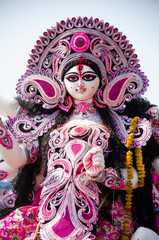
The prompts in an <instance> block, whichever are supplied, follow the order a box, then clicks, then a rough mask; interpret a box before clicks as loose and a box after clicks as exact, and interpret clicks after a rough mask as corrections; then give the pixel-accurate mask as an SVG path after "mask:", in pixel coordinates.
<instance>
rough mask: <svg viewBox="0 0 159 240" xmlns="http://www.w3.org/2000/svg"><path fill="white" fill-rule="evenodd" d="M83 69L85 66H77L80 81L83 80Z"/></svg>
mask: <svg viewBox="0 0 159 240" xmlns="http://www.w3.org/2000/svg"><path fill="white" fill-rule="evenodd" d="M82 69H83V64H81V63H79V65H78V66H77V70H78V73H79V77H80V79H81V78H82Z"/></svg>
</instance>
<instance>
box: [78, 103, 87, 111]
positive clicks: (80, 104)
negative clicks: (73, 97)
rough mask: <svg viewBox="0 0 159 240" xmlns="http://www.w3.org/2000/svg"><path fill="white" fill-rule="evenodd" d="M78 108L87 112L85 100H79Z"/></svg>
mask: <svg viewBox="0 0 159 240" xmlns="http://www.w3.org/2000/svg"><path fill="white" fill-rule="evenodd" d="M78 109H79V110H80V111H81V112H87V110H88V104H87V103H86V102H81V103H79V104H78Z"/></svg>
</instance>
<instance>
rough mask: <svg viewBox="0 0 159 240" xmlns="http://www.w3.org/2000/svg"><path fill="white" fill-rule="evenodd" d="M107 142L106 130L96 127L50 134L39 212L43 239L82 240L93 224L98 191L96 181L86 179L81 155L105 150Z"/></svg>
mask: <svg viewBox="0 0 159 240" xmlns="http://www.w3.org/2000/svg"><path fill="white" fill-rule="evenodd" d="M108 139H109V133H108V131H107V129H106V128H105V127H104V126H103V125H97V124H94V125H90V126H89V125H83V124H81V125H78V126H77V125H73V124H67V125H65V126H63V127H61V128H59V129H57V130H54V131H53V132H52V133H51V134H50V141H49V146H50V149H49V152H48V175H47V178H46V180H45V182H44V187H43V190H42V195H41V199H42V205H41V208H40V213H39V216H40V218H41V219H43V224H42V225H41V229H42V230H41V234H42V235H43V236H44V237H45V238H46V239H47V238H48V237H52V239H64V238H65V239H76V236H78V235H79V236H81V237H82V238H83V237H84V236H86V235H87V234H88V233H89V232H91V231H92V229H93V225H94V224H95V223H96V221H97V206H98V204H99V190H98V187H97V184H96V182H94V181H91V180H89V179H88V178H87V176H86V173H85V169H84V165H83V156H84V155H85V154H86V152H87V151H88V150H89V149H90V148H92V147H95V146H101V148H103V150H104V151H105V150H106V149H107V148H108ZM66 229H67V230H66ZM45 238H44V239H45ZM82 238H79V239H82ZM49 239H51V238H49Z"/></svg>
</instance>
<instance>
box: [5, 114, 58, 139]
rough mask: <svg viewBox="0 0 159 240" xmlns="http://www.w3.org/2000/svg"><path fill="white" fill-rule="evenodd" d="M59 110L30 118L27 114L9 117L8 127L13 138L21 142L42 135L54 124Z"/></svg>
mask: <svg viewBox="0 0 159 240" xmlns="http://www.w3.org/2000/svg"><path fill="white" fill-rule="evenodd" d="M58 113H59V111H56V112H54V113H53V114H51V115H45V114H42V115H40V116H35V117H34V118H30V117H28V116H27V115H24V116H23V115H19V116H17V118H14V119H11V118H9V122H8V128H9V130H10V131H11V132H12V133H13V134H14V136H15V138H16V139H18V140H19V141H23V142H31V141H33V140H34V139H37V138H38V137H39V136H42V135H43V134H44V133H46V132H47V131H48V129H50V128H51V126H53V125H54V124H55V118H56V117H57V115H58Z"/></svg>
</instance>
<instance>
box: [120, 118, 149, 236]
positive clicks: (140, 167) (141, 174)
mask: <svg viewBox="0 0 159 240" xmlns="http://www.w3.org/2000/svg"><path fill="white" fill-rule="evenodd" d="M138 120H139V117H134V118H133V120H132V122H131V124H130V126H131V127H130V134H128V139H127V142H126V147H127V148H128V149H129V150H128V151H127V153H126V167H127V174H128V181H127V184H126V195H125V201H126V203H125V215H126V216H125V219H124V228H123V236H122V240H129V229H130V223H131V208H132V196H133V187H132V182H131V179H133V168H132V166H133V152H132V151H131V150H130V149H131V148H132V147H133V141H134V134H133V133H134V132H135V130H136V128H137V123H138ZM135 157H136V167H137V172H138V187H143V186H144V178H145V166H144V164H143V157H142V148H141V147H140V148H135Z"/></svg>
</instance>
